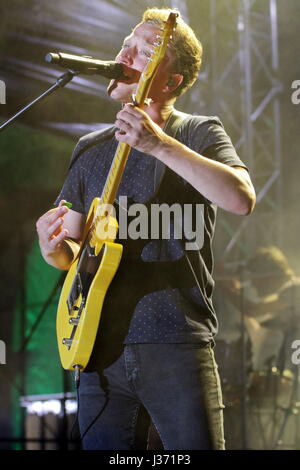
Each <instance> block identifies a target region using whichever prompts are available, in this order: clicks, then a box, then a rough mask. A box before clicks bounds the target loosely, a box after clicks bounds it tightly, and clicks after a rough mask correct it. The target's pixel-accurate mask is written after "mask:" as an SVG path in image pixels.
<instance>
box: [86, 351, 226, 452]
mask: <svg viewBox="0 0 300 470" xmlns="http://www.w3.org/2000/svg"><path fill="white" fill-rule="evenodd" d="M101 377H102V378H101ZM103 383H105V385H103ZM101 384H102V385H101ZM79 394H80V399H79V400H80V408H79V409H80V411H79V425H80V431H81V434H82V433H84V432H85V430H86V429H87V427H88V426H89V425H90V423H91V422H92V421H93V420H94V419H95V417H96V416H97V415H98V414H99V411H100V410H101V409H102V412H101V413H100V414H99V416H98V418H97V419H96V421H95V423H94V424H93V425H92V426H91V428H90V429H89V431H88V432H87V433H86V435H85V436H84V438H83V445H84V448H85V449H99V450H100V449H101V450H132V449H134V442H135V438H136V430H137V417H138V414H139V411H140V409H141V407H142V406H144V407H145V409H146V410H147V412H148V413H149V415H150V417H151V419H152V422H153V423H154V425H155V427H156V429H157V431H158V434H159V436H160V438H161V441H162V443H163V446H164V449H166V450H181V449H182V450H191V449H198V450H200V449H216V450H222V449H224V434H223V404H222V397H221V389H220V380H219V375H218V371H217V366H216V363H215V360H214V354H213V350H212V348H211V347H210V345H206V346H200V345H198V344H131V345H127V346H125V347H124V350H123V354H122V355H121V356H120V357H119V359H118V360H117V361H116V362H114V363H113V364H112V365H110V366H109V367H107V368H106V369H104V370H103V371H101V373H98V372H83V373H82V376H81V385H80V389H79Z"/></svg>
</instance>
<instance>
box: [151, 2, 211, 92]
mask: <svg viewBox="0 0 300 470" xmlns="http://www.w3.org/2000/svg"><path fill="white" fill-rule="evenodd" d="M171 12H176V13H178V15H179V16H178V19H177V25H176V29H175V31H174V34H173V38H172V49H173V51H174V53H175V60H174V65H173V72H174V73H180V74H181V75H183V81H182V83H181V84H180V86H179V87H178V88H176V90H175V91H174V95H175V96H180V95H182V94H183V93H184V92H185V91H186V90H187V89H188V88H190V87H191V86H192V85H193V84H194V82H195V81H196V80H197V78H198V75H199V70H200V66H201V62H202V45H201V42H200V41H199V40H198V39H197V37H196V35H195V33H194V31H193V30H192V28H191V27H190V26H189V25H188V24H186V23H185V22H184V21H183V19H182V18H181V16H180V12H179V11H178V10H176V9H175V10H174V9H171V8H149V9H147V10H146V11H145V12H144V14H143V18H142V23H150V24H158V25H159V26H163V23H164V22H165V21H167V19H168V16H169V14H170V13H171Z"/></svg>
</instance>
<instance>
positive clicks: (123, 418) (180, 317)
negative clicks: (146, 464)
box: [37, 8, 255, 450]
mask: <svg viewBox="0 0 300 470" xmlns="http://www.w3.org/2000/svg"><path fill="white" fill-rule="evenodd" d="M169 13H170V10H169V9H156V8H153V9H149V10H147V11H146V12H145V13H144V15H143V18H142V21H141V23H140V24H138V25H137V26H136V27H135V28H134V29H133V31H132V32H131V33H130V34H129V36H127V37H126V38H125V40H124V43H123V45H122V47H121V50H120V52H119V53H118V55H117V57H116V59H115V60H116V61H117V62H120V63H122V64H124V65H126V66H127V67H129V68H130V69H133V70H136V71H139V72H142V71H143V70H144V69H145V68H146V66H147V64H148V60H149V57H150V56H151V53H152V51H153V48H154V47H155V46H154V45H155V43H156V41H157V37H158V36H159V34H160V32H161V28H162V27H163V25H164V22H165V21H166V20H167V18H168V16H169ZM201 57H202V46H201V44H200V42H199V41H198V39H197V38H196V36H195V34H194V32H193V31H192V30H191V28H190V27H189V26H188V25H187V24H186V23H185V22H184V21H183V20H182V18H181V17H180V16H179V18H178V21H177V26H176V30H175V32H174V34H173V38H172V40H171V41H170V44H169V46H168V48H167V52H166V54H165V57H164V59H163V60H162V62H161V64H160V65H159V68H158V71H157V75H156V76H155V79H154V81H153V84H152V86H151V89H150V93H149V97H150V98H151V102H150V104H149V105H148V106H146V107H145V108H144V109H143V110H142V109H140V108H137V107H135V106H134V104H132V95H133V94H134V93H135V91H136V89H137V81H135V82H134V83H132V81H125V80H112V81H111V82H110V84H109V87H108V94H109V96H110V97H111V98H112V99H114V100H116V101H118V102H120V103H121V104H122V109H121V111H119V112H118V114H117V116H116V121H115V126H114V127H113V128H109V129H108V130H105V131H99V132H94V133H92V134H89V135H88V136H85V137H83V138H81V139H80V141H79V143H78V144H77V146H76V148H75V151H74V154H73V159H72V163H71V166H70V170H69V173H68V176H67V178H66V181H65V184H64V186H63V188H62V190H61V193H60V195H59V197H58V198H57V201H56V206H57V207H56V208H55V209H51V210H49V211H48V212H46V213H45V214H44V215H42V216H41V217H40V219H39V220H38V222H37V231H38V235H39V242H40V247H41V252H42V255H43V257H44V259H45V260H46V262H47V263H49V264H51V265H52V266H55V267H57V268H59V269H63V270H68V269H69V267H70V265H71V264H72V261H73V260H74V257H75V256H76V254H77V253H78V250H79V246H80V243H81V240H82V233H83V227H84V223H85V219H86V215H87V213H88V210H89V207H90V204H91V202H92V200H93V198H94V197H96V196H100V195H101V192H102V189H103V186H104V184H105V180H106V177H107V174H108V171H109V168H110V165H111V162H112V159H113V157H114V153H115V150H116V147H117V144H118V142H125V143H127V144H129V145H130V146H131V147H132V151H131V153H130V155H129V158H128V162H127V165H126V168H125V171H124V174H123V178H122V180H121V183H120V186H119V191H118V194H117V197H116V207H118V210H119V218H120V213H121V212H122V211H124V210H126V209H124V207H122V204H121V203H120V200H121V199H120V196H122V197H123V199H124V197H126V198H128V201H131V202H134V203H143V204H145V206H146V207H147V208H150V207H151V205H152V204H168V207H171V206H172V205H173V204H179V207H181V208H184V207H185V205H190V206H191V207H194V208H195V207H201V224H202V225H201V227H199V226H196V230H195V232H197V231H199V230H202V232H203V237H202V238H201V240H202V241H203V242H202V243H201V244H200V243H199V242H198V239H197V236H196V237H195V240H196V241H195V243H194V244H192V246H191V245H190V244H188V243H187V241H188V240H187V236H186V234H184V233H183V236H182V237H181V239H179V238H178V237H176V236H174V231H175V228H176V224H177V223H179V224H180V223H181V225H184V223H185V220H183V219H184V216H182V220H181V221H178V220H177V221H176V220H175V218H176V217H175V216H174V220H173V219H172V220H171V221H170V237H162V236H160V237H159V239H150V237H149V238H148V239H145V238H142V237H141V238H139V239H131V238H130V237H128V238H127V239H125V240H117V241H118V242H119V243H122V244H123V256H122V260H121V263H120V266H119V269H118V271H117V274H116V276H115V277H114V279H113V281H112V283H111V285H110V287H109V290H108V292H107V294H106V297H105V302H104V306H103V309H102V315H101V322H100V328H99V331H98V335H97V340H96V344H95V347H94V350H93V353H92V357H91V360H90V362H89V365H88V367H87V368H86V369H85V371H84V372H83V373H82V377H81V384H80V389H79V393H80V400H79V402H80V408H79V409H80V411H79V423H80V431H81V435H82V437H83V446H84V448H85V449H102V450H103V449H109V450H111V449H117V450H130V449H135V448H137V447H136V446H137V440H138V439H140V436H138V429H141V427H139V417H140V415H141V413H142V412H145V411H146V412H147V415H148V416H150V418H151V420H152V422H153V424H154V426H155V428H156V430H157V432H158V434H159V436H160V439H161V442H162V444H163V446H164V449H169V450H170V449H172V450H175V449H186V450H188V449H198V450H200V449H218V450H221V449H224V437H223V419H222V408H223V405H222V397H221V390H220V383H219V377H218V372H217V366H216V363H215V360H214V355H213V346H214V336H215V334H216V332H217V319H216V314H215V311H214V307H213V303H212V292H213V285H214V281H213V278H212V269H213V256H212V248H211V245H212V238H213V232H214V226H215V219H216V210H217V207H220V208H222V209H225V210H227V211H230V212H232V213H234V214H238V215H248V214H250V213H251V211H252V209H253V207H254V204H255V193H254V189H253V186H252V183H251V180H250V177H249V174H248V171H247V169H246V167H245V165H244V164H243V162H242V161H241V160H240V159H239V157H238V156H237V154H236V152H235V149H234V148H233V145H232V143H231V140H230V138H229V137H228V136H227V134H226V132H225V131H224V128H223V126H222V124H221V122H220V120H219V119H218V118H217V117H207V116H199V115H198V116H196V115H183V114H181V115H180V116H181V119H180V120H179V121H177V128H175V130H174V126H171V125H170V123H171V122H174V119H173V118H174V116H175V114H174V104H175V102H176V99H177V98H178V97H179V96H181V95H182V93H184V92H185V91H186V90H187V89H188V88H190V87H191V86H192V85H193V83H194V82H195V80H196V79H197V77H198V74H199V69H200V65H201ZM196 111H197V110H196ZM172 119H173V121H172ZM175 127H176V126H175ZM126 200H127V199H126ZM64 201H69V202H71V203H72V209H68V208H67V207H66V206H65V205H63V203H64ZM128 207H130V205H128ZM128 207H127V210H128ZM182 214H183V212H182ZM196 225H197V224H196Z"/></svg>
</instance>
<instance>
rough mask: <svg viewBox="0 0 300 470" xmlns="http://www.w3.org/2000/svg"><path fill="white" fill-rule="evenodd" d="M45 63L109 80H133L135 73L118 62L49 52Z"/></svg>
mask: <svg viewBox="0 0 300 470" xmlns="http://www.w3.org/2000/svg"><path fill="white" fill-rule="evenodd" d="M45 61H46V62H48V63H49V64H57V65H59V66H61V67H66V68H68V69H72V70H74V71H77V72H82V73H86V74H88V75H93V74H98V75H102V77H105V78H109V79H112V78H119V79H121V80H128V79H132V78H135V76H136V73H137V71H136V70H134V69H131V68H130V67H127V66H126V65H124V64H119V63H118V62H114V61H103V60H98V59H94V58H93V57H90V56H80V55H73V54H65V53H64V52H49V53H48V54H47V55H46V57H45Z"/></svg>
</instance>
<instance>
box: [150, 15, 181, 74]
mask: <svg viewBox="0 0 300 470" xmlns="http://www.w3.org/2000/svg"><path fill="white" fill-rule="evenodd" d="M177 18H178V13H176V12H172V13H170V14H169V16H168V19H167V21H166V22H165V24H164V26H163V27H162V28H161V34H159V35H158V37H157V40H156V43H155V46H154V50H153V53H152V54H151V57H150V58H149V63H148V65H147V67H146V69H145V70H144V71H143V73H142V76H143V78H144V79H146V80H147V79H151V78H152V77H153V75H154V73H155V71H156V70H157V67H158V65H159V64H160V62H161V61H162V59H163V58H164V55H165V53H166V50H167V47H168V44H169V42H170V40H171V39H172V34H173V31H174V30H175V28H176V22H177Z"/></svg>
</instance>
